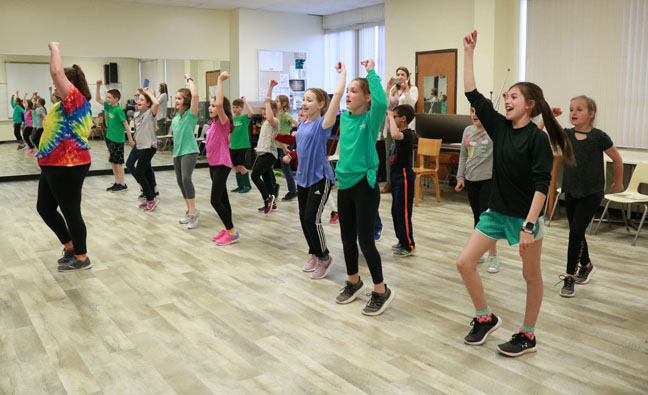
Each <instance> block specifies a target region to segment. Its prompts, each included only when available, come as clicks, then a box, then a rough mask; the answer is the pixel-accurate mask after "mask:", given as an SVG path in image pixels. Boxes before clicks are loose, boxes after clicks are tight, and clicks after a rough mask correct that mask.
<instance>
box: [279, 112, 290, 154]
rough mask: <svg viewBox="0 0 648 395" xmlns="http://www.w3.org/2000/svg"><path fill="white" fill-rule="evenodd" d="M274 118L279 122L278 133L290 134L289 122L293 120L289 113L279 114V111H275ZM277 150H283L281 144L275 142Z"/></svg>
mask: <svg viewBox="0 0 648 395" xmlns="http://www.w3.org/2000/svg"><path fill="white" fill-rule="evenodd" d="M275 118H277V119H278V120H279V133H281V134H290V129H292V124H291V123H290V120H291V119H293V116H292V115H291V114H290V113H289V112H285V113H283V114H279V111H277V114H276V115H275ZM277 148H283V146H282V145H281V143H280V142H278V141H277Z"/></svg>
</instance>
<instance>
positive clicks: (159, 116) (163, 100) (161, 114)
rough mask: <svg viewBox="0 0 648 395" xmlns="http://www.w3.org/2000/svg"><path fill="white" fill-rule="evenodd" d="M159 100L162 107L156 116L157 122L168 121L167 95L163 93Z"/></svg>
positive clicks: (159, 107)
mask: <svg viewBox="0 0 648 395" xmlns="http://www.w3.org/2000/svg"><path fill="white" fill-rule="evenodd" d="M157 99H158V101H159V102H160V105H159V106H158V112H157V114H156V115H155V120H156V121H159V120H160V119H166V116H167V100H168V96H167V94H166V93H162V94H161V95H160V96H158V98H157Z"/></svg>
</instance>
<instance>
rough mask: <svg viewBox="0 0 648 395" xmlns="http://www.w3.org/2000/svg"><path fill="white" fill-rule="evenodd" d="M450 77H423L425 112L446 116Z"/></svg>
mask: <svg viewBox="0 0 648 395" xmlns="http://www.w3.org/2000/svg"><path fill="white" fill-rule="evenodd" d="M447 93H448V77H447V76H445V75H432V76H425V77H423V112H424V113H426V114H445V113H446V112H447V111H446V104H447V101H448V95H447Z"/></svg>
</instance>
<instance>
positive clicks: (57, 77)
mask: <svg viewBox="0 0 648 395" xmlns="http://www.w3.org/2000/svg"><path fill="white" fill-rule="evenodd" d="M49 49H50V74H51V76H52V81H54V86H55V87H56V90H57V91H59V93H60V94H61V96H62V97H63V98H64V97H66V96H67V94H68V92H70V89H71V87H72V83H71V82H70V81H69V80H68V79H67V77H66V76H65V71H64V70H63V62H62V61H61V44H59V43H57V42H51V43H49Z"/></svg>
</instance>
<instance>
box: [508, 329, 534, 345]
mask: <svg viewBox="0 0 648 395" xmlns="http://www.w3.org/2000/svg"><path fill="white" fill-rule="evenodd" d="M530 341H531V340H530V339H529V338H528V337H527V336H526V335H525V334H524V333H522V332H518V333H516V334H514V335H513V336H512V337H511V344H522V345H523V347H527V346H528V345H529V342H530Z"/></svg>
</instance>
